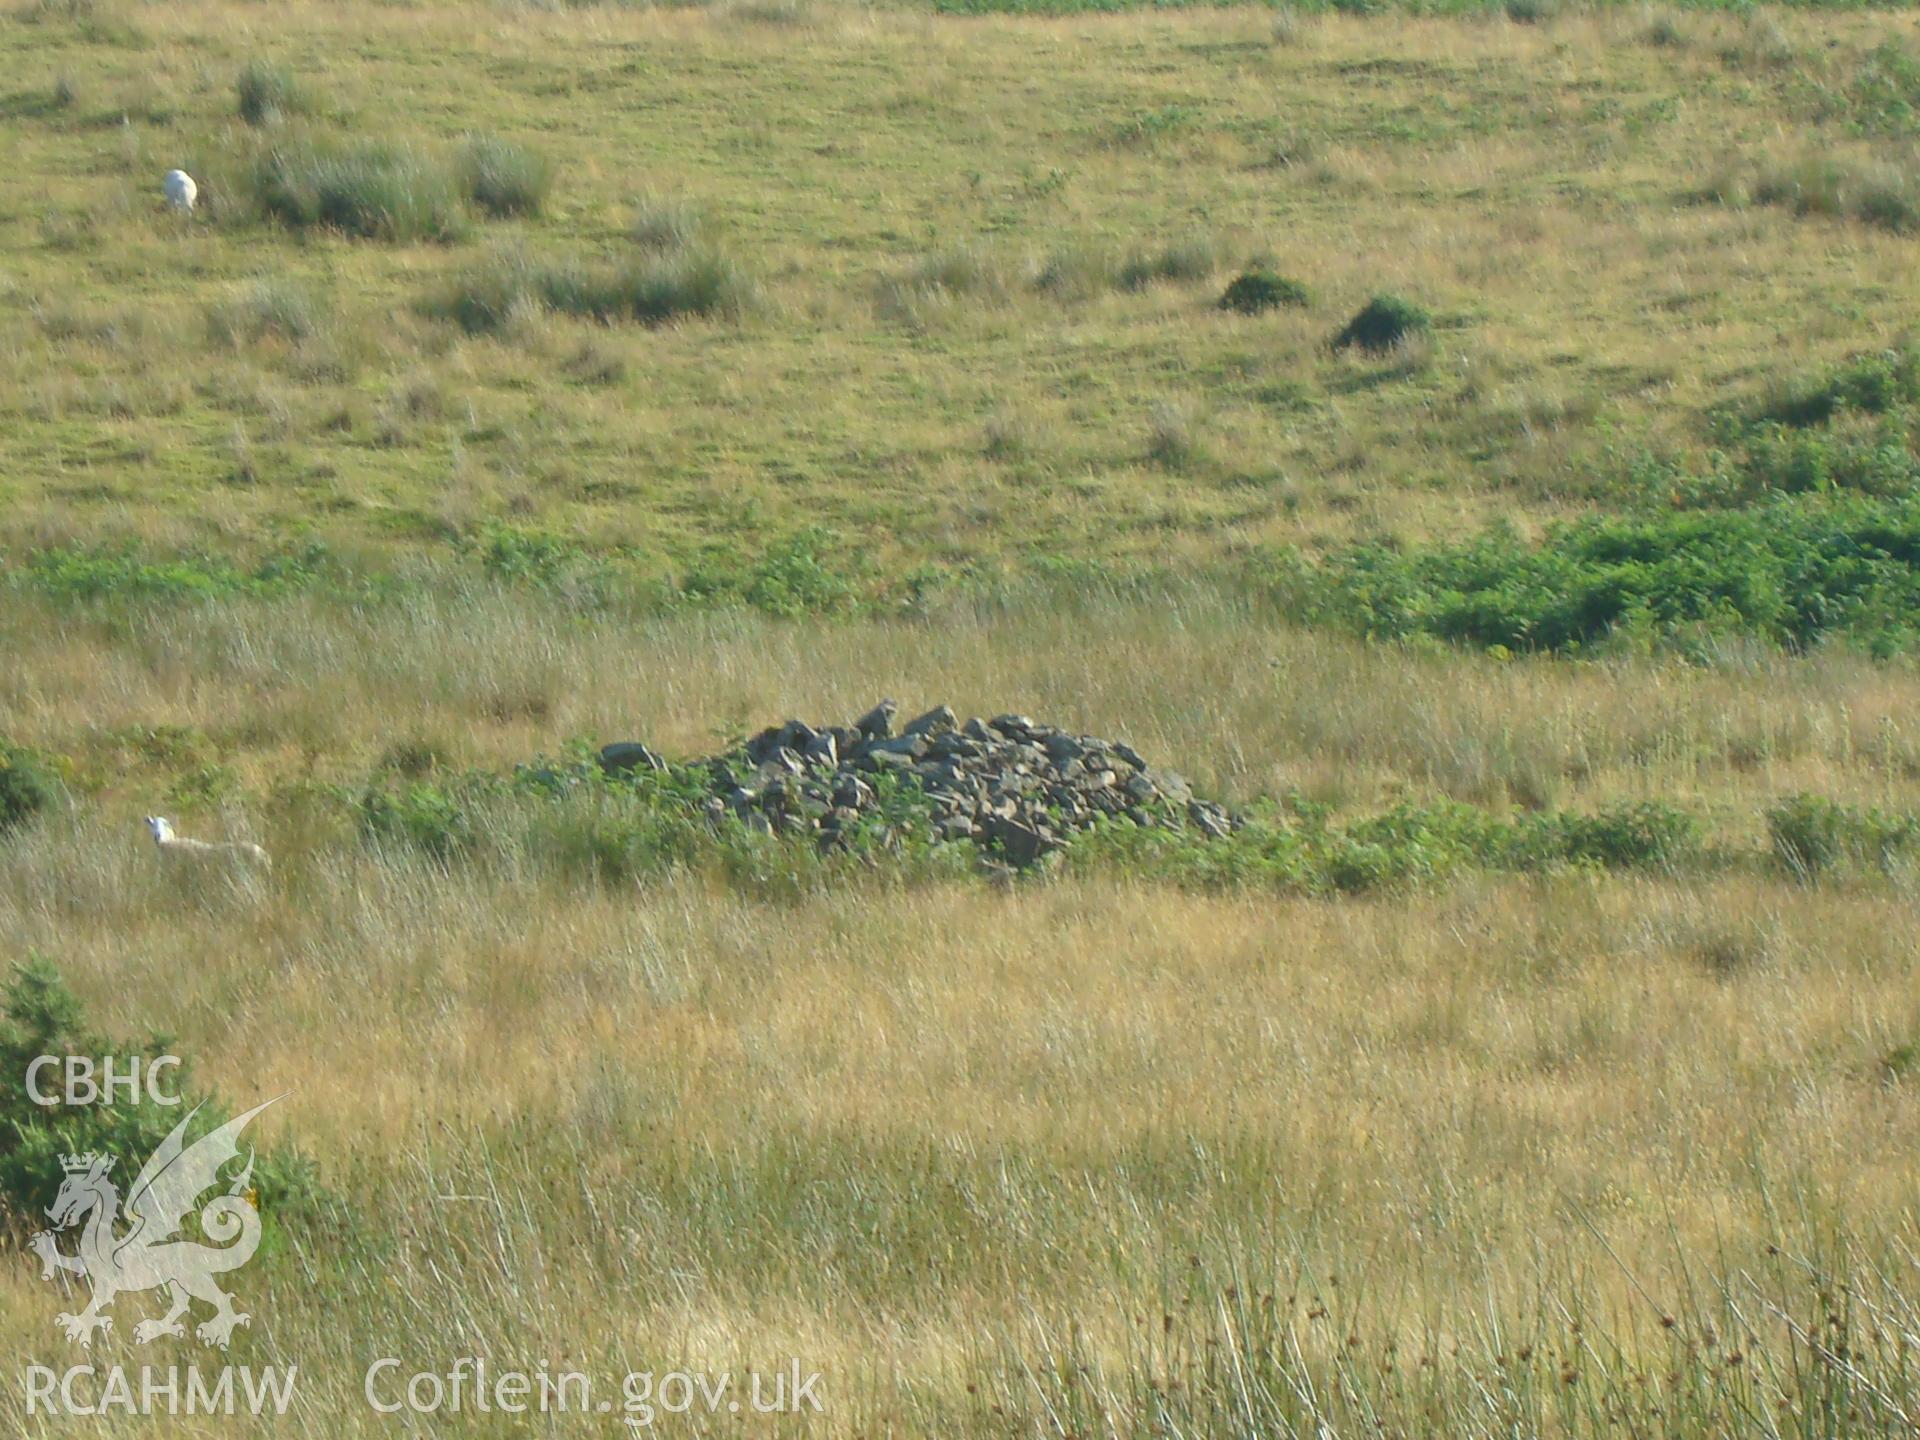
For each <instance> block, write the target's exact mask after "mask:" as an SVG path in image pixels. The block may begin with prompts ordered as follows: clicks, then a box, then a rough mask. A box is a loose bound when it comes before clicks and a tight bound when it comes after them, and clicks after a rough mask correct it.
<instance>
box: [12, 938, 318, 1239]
mask: <svg viewBox="0 0 1920 1440" xmlns="http://www.w3.org/2000/svg"><path fill="white" fill-rule="evenodd" d="M171 1053H175V1047H174V1046H173V1044H172V1042H171V1041H170V1040H168V1038H167V1037H165V1036H163V1035H155V1036H151V1037H149V1038H148V1039H146V1040H145V1041H143V1042H138V1043H131V1042H115V1041H110V1040H107V1039H104V1038H102V1037H101V1036H99V1035H98V1034H95V1033H94V1032H93V1031H92V1030H91V1029H90V1028H89V1027H88V1026H87V1023H86V1017H85V1014H84V1011H83V1009H82V1007H81V1005H80V1002H79V1000H78V999H77V998H76V997H75V996H74V994H73V992H72V991H71V990H70V989H69V988H68V986H67V984H66V981H65V980H64V979H63V978H62V976H61V974H60V972H59V970H58V969H57V968H56V967H55V966H54V965H53V964H52V962H51V961H48V960H45V959H42V958H34V959H30V960H29V961H27V963H25V964H23V965H18V966H16V967H14V970H13V972H12V974H11V976H10V977H9V978H8V980H7V982H6V986H5V990H4V996H3V998H0V1229H5V1228H12V1227H16V1226H17V1227H29V1226H31V1227H35V1228H37V1227H38V1226H40V1225H43V1224H44V1223H45V1220H44V1216H45V1214H46V1207H47V1206H48V1205H49V1204H51V1203H52V1201H53V1197H54V1194H55V1193H56V1192H57V1191H58V1190H59V1188H60V1183H61V1179H62V1171H61V1167H60V1156H61V1155H63V1154H74V1153H79V1152H83V1151H89V1150H93V1151H101V1152H104V1153H107V1154H110V1155H112V1156H113V1157H114V1158H115V1161H116V1171H115V1174H116V1178H117V1179H118V1181H119V1183H120V1184H121V1186H122V1187H123V1189H124V1187H125V1186H126V1184H127V1183H128V1182H130V1181H131V1180H132V1179H133V1177H134V1175H135V1174H136V1173H137V1172H138V1169H139V1167H140V1165H141V1164H143V1163H144V1162H145V1160H146V1158H147V1157H148V1156H149V1155H151V1154H152V1153H153V1151H154V1150H155V1148H156V1147H158V1145H159V1144H160V1142H161V1141H162V1140H163V1139H165V1138H166V1136H167V1135H168V1133H169V1132H171V1131H172V1130H173V1128H174V1126H176V1125H178V1124H179V1123H180V1122H181V1121H182V1120H184V1119H185V1118H186V1117H187V1115H188V1113H189V1112H190V1111H191V1110H192V1109H193V1107H194V1104H195V1102H196V1099H198V1100H199V1103H200V1111H199V1114H198V1116H197V1117H196V1118H195V1121H194V1125H193V1128H192V1129H191V1130H190V1131H189V1132H188V1138H189V1141H191V1140H193V1139H197V1138H198V1137H199V1136H200V1135H203V1134H205V1133H206V1132H207V1131H208V1130H212V1129H214V1128H217V1127H218V1126H219V1125H221V1124H223V1123H225V1121H226V1120H228V1119H229V1118H231V1112H230V1111H228V1110H227V1109H226V1108H225V1107H224V1106H223V1105H222V1104H220V1103H219V1102H218V1101H217V1100H211V1099H205V1098H203V1097H196V1096H195V1095H194V1094H193V1085H192V1072H191V1067H190V1064H188V1063H187V1062H185V1061H183V1063H182V1064H181V1066H180V1068H179V1069H177V1070H174V1071H172V1072H170V1075H169V1078H170V1079H171V1080H173V1081H174V1082H175V1083H176V1084H177V1086H178V1091H179V1094H180V1096H181V1097H182V1100H183V1102H184V1103H182V1104H179V1105H161V1104H158V1103H157V1102H155V1101H154V1100H153V1099H152V1098H151V1097H150V1096H148V1095H147V1094H146V1092H145V1090H144V1088H143V1089H142V1091H141V1093H140V1095H139V1096H138V1098H137V1099H133V1100H129V1099H127V1098H125V1097H124V1096H119V1095H116V1096H114V1097H110V1098H108V1099H106V1100H103V1101H102V1102H100V1103H96V1104H92V1105H60V1104H55V1105H41V1104H38V1103H36V1102H35V1101H34V1099H33V1097H32V1096H31V1095H30V1094H29V1093H28V1091H27V1070H28V1067H29V1066H31V1065H32V1064H33V1062H34V1061H35V1060H36V1059H38V1058H39V1057H40V1056H42V1055H54V1056H59V1057H62V1059H64V1057H66V1056H68V1055H84V1056H89V1057H92V1058H95V1059H96V1060H97V1059H99V1058H101V1057H104V1056H114V1057H116V1058H118V1059H119V1060H120V1062H121V1063H122V1064H123V1065H124V1064H125V1063H126V1062H127V1061H128V1060H130V1059H131V1058H132V1057H133V1056H136V1055H138V1056H142V1057H144V1058H148V1059H152V1058H156V1057H158V1056H161V1055H165V1054H171ZM42 1088H43V1089H44V1088H46V1087H45V1085H44V1084H43V1087H42ZM261 1098H265V1097H261ZM252 1185H253V1189H254V1192H255V1197H256V1201H257V1203H258V1205H259V1209H260V1212H261V1218H262V1222H263V1225H264V1226H265V1227H266V1230H267V1236H266V1241H271V1239H272V1236H273V1231H274V1227H275V1226H276V1225H277V1224H278V1223H279V1217H280V1216H282V1215H285V1214H298V1213H300V1212H302V1211H306V1210H310V1209H311V1208H312V1207H314V1206H315V1205H316V1204H317V1203H318V1201H319V1199H320V1192H319V1187H318V1184H317V1181H316V1178H315V1175H314V1171H313V1166H312V1165H311V1163H310V1162H308V1161H307V1160H306V1159H304V1158H303V1157H302V1156H300V1155H299V1154H298V1153H297V1152H293V1151H289V1150H285V1149H281V1148H273V1149H268V1150H263V1151H259V1152H257V1153H256V1156H255V1160H254V1166H253V1179H252ZM263 1243H266V1242H265V1241H263Z"/></svg>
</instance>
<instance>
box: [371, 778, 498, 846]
mask: <svg viewBox="0 0 1920 1440" xmlns="http://www.w3.org/2000/svg"><path fill="white" fill-rule="evenodd" d="M357 808H358V811H359V821H360V833H361V834H362V835H364V836H365V837H366V838H368V839H369V840H373V841H375V842H377V843H381V844H385V845H397V846H401V847H404V848H409V849H413V850H418V851H420V852H421V853H423V854H425V855H429V856H431V857H432V858H434V859H435V860H439V861H442V862H445V861H449V860H452V859H453V858H454V857H455V856H457V855H461V854H464V853H465V852H467V851H469V850H472V849H473V848H474V846H475V844H476V843H477V840H478V836H477V833H476V831H475V828H474V824H473V819H472V817H471V815H470V814H469V813H468V811H467V809H466V807H465V806H464V805H463V804H462V803H461V801H460V800H459V799H458V798H457V797H456V796H454V795H452V794H450V793H448V792H447V791H446V790H444V789H442V788H440V787H439V786H436V785H430V784H427V783H426V782H424V781H416V782H414V783H413V784H410V785H404V786H398V787H392V788H389V787H386V786H384V785H376V786H373V787H370V788H369V789H367V790H366V791H364V792H363V793H362V794H361V796H360V799H359V802H358V807H357Z"/></svg>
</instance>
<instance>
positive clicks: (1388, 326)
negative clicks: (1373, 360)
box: [1333, 295, 1433, 354]
mask: <svg viewBox="0 0 1920 1440" xmlns="http://www.w3.org/2000/svg"><path fill="white" fill-rule="evenodd" d="M1432 325H1433V320H1432V317H1431V316H1429V315H1428V314H1427V312H1426V311H1425V310H1422V309H1421V308H1420V307H1419V306H1418V305H1415V304H1414V303H1413V302H1412V301H1411V300H1404V299H1402V298H1401V297H1400V296H1398V295H1376V296H1374V297H1373V299H1371V300H1369V301H1368V302H1367V303H1366V306H1365V307H1364V308H1363V309H1362V310H1361V311H1360V313H1359V314H1357V315H1355V316H1354V317H1353V319H1351V320H1349V321H1348V322H1347V324H1346V328H1345V329H1343V330H1342V331H1341V332H1340V333H1339V334H1338V335H1336V336H1334V337H1333V348H1334V349H1336V350H1344V349H1346V348H1348V347H1349V346H1353V345H1357V346H1359V347H1360V348H1361V349H1362V350H1365V351H1368V352H1369V353H1373V354H1378V353H1380V352H1382V351H1386V350H1391V349H1392V348H1393V347H1394V346H1396V345H1399V344H1401V343H1402V342H1404V341H1406V340H1409V339H1411V338H1412V337H1413V336H1415V335H1424V334H1425V333H1426V332H1427V331H1428V330H1429V329H1431V328H1432Z"/></svg>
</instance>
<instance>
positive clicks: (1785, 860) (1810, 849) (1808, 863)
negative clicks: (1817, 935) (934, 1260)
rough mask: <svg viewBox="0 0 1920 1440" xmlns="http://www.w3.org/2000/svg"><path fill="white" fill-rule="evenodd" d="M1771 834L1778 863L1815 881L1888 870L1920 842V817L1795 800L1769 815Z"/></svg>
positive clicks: (1811, 799)
mask: <svg viewBox="0 0 1920 1440" xmlns="http://www.w3.org/2000/svg"><path fill="white" fill-rule="evenodd" d="M1767 834H1768V836H1769V837H1770V838H1771V840H1772V842H1773V853H1774V856H1775V858H1776V859H1778V860H1779V862H1780V863H1781V864H1782V865H1783V866H1785V867H1786V868H1787V869H1788V870H1789V871H1791V872H1792V873H1794V874H1795V875H1799V876H1801V877H1803V878H1807V879H1811V878H1813V877H1814V876H1817V875H1823V874H1827V873H1830V872H1832V871H1836V870H1841V869H1845V868H1851V867H1874V868H1879V869H1886V868H1887V867H1888V866H1890V865H1891V864H1892V863H1893V862H1894V861H1895V860H1896V859H1897V858H1899V857H1900V856H1901V855H1904V854H1906V853H1908V852H1910V851H1911V850H1912V849H1913V846H1914V842H1915V841H1916V840H1920V817H1916V816H1913V815H1888V814H1886V813H1884V812H1883V811H1880V810H1860V809H1856V808H1854V807H1853V806H1850V805H1842V804H1839V803H1837V802H1835V801H1832V800H1826V799H1823V798H1821V797H1820V796H1817V795H1795V796H1792V797H1791V798H1789V799H1786V800H1783V801H1781V802H1780V803H1779V804H1778V805H1775V806H1774V807H1773V808H1772V809H1771V810H1769V811H1768V812H1767Z"/></svg>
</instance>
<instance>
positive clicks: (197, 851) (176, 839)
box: [147, 815, 273, 870]
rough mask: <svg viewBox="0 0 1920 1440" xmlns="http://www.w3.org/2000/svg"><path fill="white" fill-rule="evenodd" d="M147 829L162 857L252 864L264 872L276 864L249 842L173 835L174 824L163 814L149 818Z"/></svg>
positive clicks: (265, 853) (264, 852)
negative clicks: (172, 856)
mask: <svg viewBox="0 0 1920 1440" xmlns="http://www.w3.org/2000/svg"><path fill="white" fill-rule="evenodd" d="M147 829H149V830H151V831H152V832H153V843H154V844H155V845H158V846H159V847H160V853H161V854H162V855H174V856H180V857H182V858H184V859H188V860H195V861H206V860H243V861H252V862H253V863H254V864H256V865H259V866H261V867H262V868H264V869H268V870H271V869H272V868H273V861H272V860H271V859H269V858H268V857H267V852H266V851H264V850H262V849H261V848H260V847H259V846H258V845H255V844H253V843H251V842H250V841H246V840H189V839H188V838H187V837H186V836H184V835H176V834H174V833H173V822H172V821H171V820H169V819H167V817H166V816H164V815H149V816H147Z"/></svg>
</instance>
